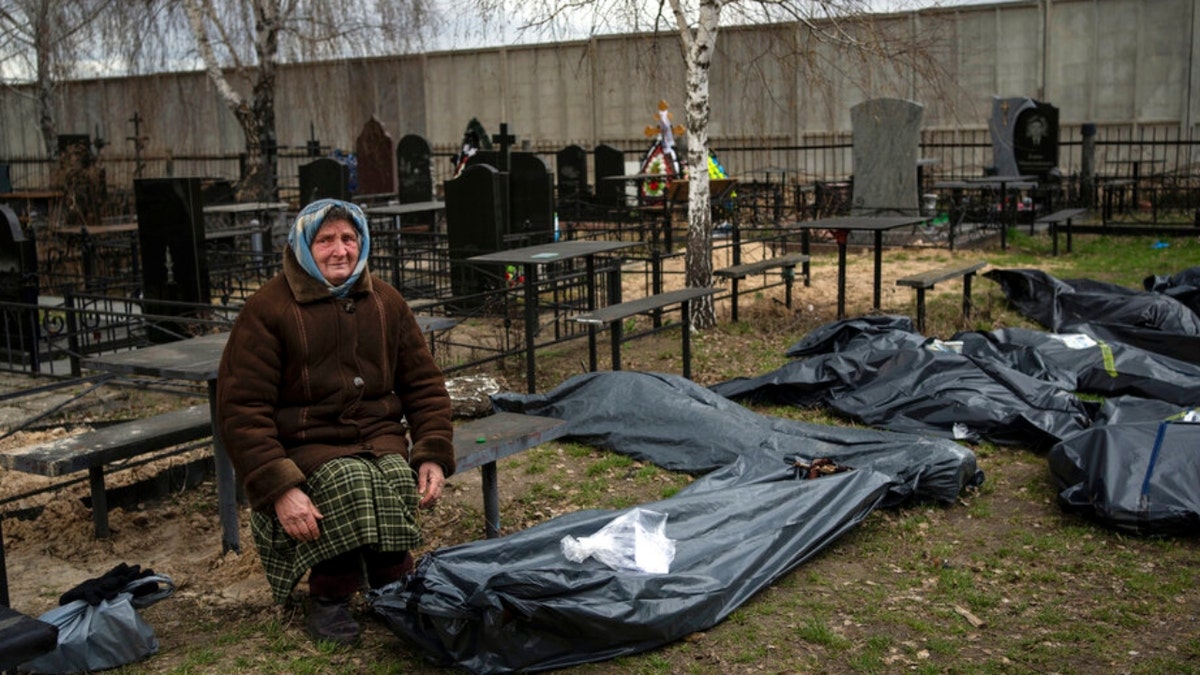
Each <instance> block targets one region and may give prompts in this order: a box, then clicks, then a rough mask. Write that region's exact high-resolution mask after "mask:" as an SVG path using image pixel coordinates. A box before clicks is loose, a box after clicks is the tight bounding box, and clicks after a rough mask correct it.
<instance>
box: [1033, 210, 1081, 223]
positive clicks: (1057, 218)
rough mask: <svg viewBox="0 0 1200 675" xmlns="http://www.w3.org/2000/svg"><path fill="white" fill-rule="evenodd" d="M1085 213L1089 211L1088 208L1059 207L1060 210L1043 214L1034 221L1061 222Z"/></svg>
mask: <svg viewBox="0 0 1200 675" xmlns="http://www.w3.org/2000/svg"><path fill="white" fill-rule="evenodd" d="M1085 213H1087V209H1059V210H1058V211H1055V212H1054V213H1051V214H1048V215H1045V216H1042V217H1041V218H1038V219H1037V220H1035V221H1033V222H1035V223H1061V222H1065V221H1068V220H1071V219H1072V218H1078V217H1079V216H1081V215H1083V214H1085Z"/></svg>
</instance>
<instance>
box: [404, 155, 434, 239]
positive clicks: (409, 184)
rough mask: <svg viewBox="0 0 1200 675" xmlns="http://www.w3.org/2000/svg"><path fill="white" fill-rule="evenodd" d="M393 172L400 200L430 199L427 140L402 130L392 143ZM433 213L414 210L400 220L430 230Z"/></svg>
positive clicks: (431, 178) (431, 165) (431, 156)
mask: <svg viewBox="0 0 1200 675" xmlns="http://www.w3.org/2000/svg"><path fill="white" fill-rule="evenodd" d="M396 175H397V176H398V178H399V182H400V189H399V195H398V196H399V198H400V203H401V204H417V203H420V202H431V201H433V151H432V150H431V149H430V147H429V141H427V140H425V138H424V137H422V136H418V135H417V134H406V135H405V136H404V137H403V138H401V139H400V142H399V143H397V144H396ZM436 220H437V214H436V213H433V212H429V213H414V214H412V215H409V216H405V217H404V224H405V226H406V227H407V226H408V225H416V226H421V227H424V228H426V229H428V230H429V231H433V229H434V224H435V222H436Z"/></svg>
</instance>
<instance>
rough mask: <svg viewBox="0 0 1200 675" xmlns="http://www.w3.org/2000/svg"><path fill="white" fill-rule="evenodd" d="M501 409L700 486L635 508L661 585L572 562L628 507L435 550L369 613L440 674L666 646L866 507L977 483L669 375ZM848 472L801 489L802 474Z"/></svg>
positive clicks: (944, 450) (576, 389)
mask: <svg viewBox="0 0 1200 675" xmlns="http://www.w3.org/2000/svg"><path fill="white" fill-rule="evenodd" d="M493 401H494V403H495V406H496V407H497V408H498V409H502V410H509V411H514V412H524V413H527V414H540V415H551V416H555V417H560V418H562V419H565V420H566V421H567V424H568V428H569V430H568V436H567V437H568V438H570V439H573V440H577V441H581V442H586V443H590V444H594V445H598V446H601V447H606V448H610V449H612V450H614V451H616V452H620V453H623V454H628V455H630V456H633V457H637V458H640V459H643V460H646V461H650V462H654V463H656V464H658V465H660V466H664V467H668V468H671V469H675V470H679V471H688V472H695V473H704V472H707V473H705V475H703V476H702V477H700V478H698V479H697V480H696V481H695V482H693V483H692V484H691V485H689V486H688V487H687V488H686V489H684V490H682V491H680V492H679V493H678V494H676V495H675V496H673V497H671V498H669V499H665V500H662V501H660V502H656V503H653V504H646V505H642V508H647V509H651V510H654V511H657V512H660V513H664V514H666V516H667V526H666V535H667V536H668V537H669V538H671V539H673V540H675V541H676V549H675V558H674V561H673V563H672V565H671V570H670V571H669V572H668V573H667V574H660V575H652V574H639V573H630V572H616V571H613V570H611V569H609V568H607V567H605V566H604V565H602V564H601V563H598V562H596V561H595V560H594V559H590V558H589V559H586V560H584V561H583V562H582V563H572V562H570V561H568V560H566V559H565V557H564V556H563V554H562V552H561V548H560V541H561V540H562V538H563V537H565V536H567V535H570V536H572V537H576V538H580V537H584V536H588V535H591V534H592V533H594V532H596V531H597V530H599V529H600V528H601V527H603V526H604V525H606V524H607V523H609V522H610V521H612V520H613V519H614V518H615V517H617V516H618V515H620V514H621V513H623V512H619V511H584V512H577V513H572V514H569V515H566V516H560V517H558V518H554V519H553V520H550V521H548V522H546V523H543V524H542V525H539V526H536V527H533V528H530V529H527V530H524V531H521V532H517V533H514V534H512V535H509V536H506V537H503V538H499V539H492V540H485V541H477V542H471V543H468V544H464V545H461V546H456V547H453V548H447V549H442V550H438V551H434V552H432V553H429V554H427V555H425V556H423V557H422V559H421V561H420V563H419V564H418V566H417V569H416V571H415V573H414V574H413V575H412V576H411V577H410V578H409V579H408V580H406V581H404V582H400V583H397V584H394V585H392V586H389V587H387V588H385V589H382V591H380V592H377V593H373V594H372V598H371V599H372V603H373V607H374V609H375V611H376V612H377V613H378V614H379V615H380V616H382V617H383V619H384V620H385V622H386V623H387V624H388V626H389V627H390V628H391V629H392V630H393V631H394V632H395V633H396V634H397V635H399V636H400V637H402V638H403V639H405V640H406V641H408V642H410V643H412V644H414V645H416V646H418V647H419V648H421V649H422V650H423V651H424V652H425V653H426V654H427V655H428V656H429V657H430V658H431V659H432V660H433V661H435V662H436V663H438V664H441V665H444V666H456V667H459V668H463V669H466V670H470V671H473V672H510V671H517V670H531V671H532V670H547V669H554V668H561V667H566V666H570V665H575V664H581V663H587V662H592V661H598V660H604V659H609V658H613V657H616V656H620V655H623V654H632V653H636V652H641V651H645V650H649V649H653V648H656V647H659V646H661V645H663V644H666V643H668V642H671V641H673V640H676V639H679V638H681V637H683V636H685V635H688V634H690V633H693V632H695V631H698V630H704V629H706V628H709V627H711V626H713V625H714V624H716V623H718V622H719V621H721V620H722V619H724V618H725V617H726V616H728V615H729V613H730V612H732V611H733V610H734V609H736V608H737V607H738V606H740V605H741V604H742V603H743V602H745V601H746V600H747V599H748V598H749V597H751V596H752V595H754V594H755V593H757V592H758V591H760V590H762V589H763V588H764V587H766V586H768V585H769V584H771V583H772V582H773V581H774V580H776V579H778V578H779V577H780V576H781V575H783V574H786V573H787V572H788V571H790V570H792V569H794V568H795V567H797V566H798V565H800V564H802V563H803V562H804V561H806V560H808V559H809V558H810V557H811V556H812V555H813V554H815V553H816V552H818V551H820V550H821V549H822V548H824V547H826V546H827V545H829V544H830V543H831V542H833V541H835V540H836V539H837V538H838V537H840V536H841V535H842V534H844V533H845V532H847V531H848V530H850V529H851V528H853V527H854V526H855V525H857V524H858V523H859V522H861V520H862V519H863V518H864V517H866V515H867V514H868V513H869V512H870V511H871V510H872V509H874V508H875V507H877V506H885V505H894V504H898V503H900V502H903V501H905V500H908V499H912V498H921V499H929V500H935V501H940V502H953V501H954V500H955V499H956V498H957V496H958V495H959V494H960V493H961V491H962V490H963V488H964V487H965V486H967V485H973V484H978V483H979V482H981V481H982V475H981V474H980V473H979V472H978V470H977V468H976V465H975V456H974V454H973V453H972V452H971V451H970V450H968V449H966V448H964V447H962V446H960V445H958V444H956V443H954V442H951V441H946V440H939V439H933V438H922V437H917V436H911V435H906V434H895V433H889V432H884V431H876V430H870V429H847V428H837V427H828V426H823V425H814V424H806V423H803V422H796V421H790V420H783V419H779V418H773V417H768V416H763V415H759V414H757V413H754V412H753V411H750V410H748V409H746V408H743V407H742V406H740V405H738V404H736V403H733V402H732V401H729V400H728V399H725V398H723V397H720V396H717V395H716V394H714V393H712V392H710V391H708V390H706V389H704V388H703V387H700V386H699V385H696V384H695V383H693V382H691V381H690V380H686V379H684V378H681V377H676V376H673V375H660V374H647V373H637V372H628V371H624V372H611V373H593V374H589V375H581V376H577V377H575V378H572V379H570V380H568V381H567V382H565V383H563V384H562V385H560V386H559V387H557V388H556V389H555V390H553V391H552V392H549V393H547V394H544V395H528V396H524V395H517V394H506V395H497V396H495V397H493ZM815 458H829V459H832V460H833V461H834V462H836V463H837V464H839V465H842V466H848V467H850V468H851V469H852V470H849V471H846V472H843V473H835V474H832V475H829V476H825V477H821V478H817V479H813V480H802V479H800V478H799V477H798V471H797V469H796V463H797V462H801V463H810V462H811V461H812V460H813V459H815Z"/></svg>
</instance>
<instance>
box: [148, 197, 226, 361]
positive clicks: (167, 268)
mask: <svg viewBox="0 0 1200 675" xmlns="http://www.w3.org/2000/svg"><path fill="white" fill-rule="evenodd" d="M200 182H201V181H200V179H199V178H194V177H192V178H138V179H135V180H134V181H133V192H134V198H135V200H136V203H137V216H138V246H139V249H140V250H141V253H142V291H143V295H144V297H145V299H146V302H145V311H146V313H147V314H158V315H165V316H185V315H186V314H187V313H188V312H189V311H190V309H189V308H187V307H180V306H175V305H171V304H169V303H171V302H186V303H204V304H207V303H209V302H210V284H209V278H208V263H207V260H206V258H205V252H204V248H205V239H204V201H203V197H202V196H201V188H200ZM156 300H159V301H166V302H155V301H156ZM186 334H187V333H186V330H185V327H184V325H183V324H182V323H176V322H173V321H156V322H152V323H151V326H150V335H149V337H150V339H151V341H153V342H170V341H173V340H178V339H180V337H181V336H185V335H186Z"/></svg>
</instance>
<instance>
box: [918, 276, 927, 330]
mask: <svg viewBox="0 0 1200 675" xmlns="http://www.w3.org/2000/svg"><path fill="white" fill-rule="evenodd" d="M917 332H918V333H924V332H925V289H924V288H920V287H918V288H917Z"/></svg>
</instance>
